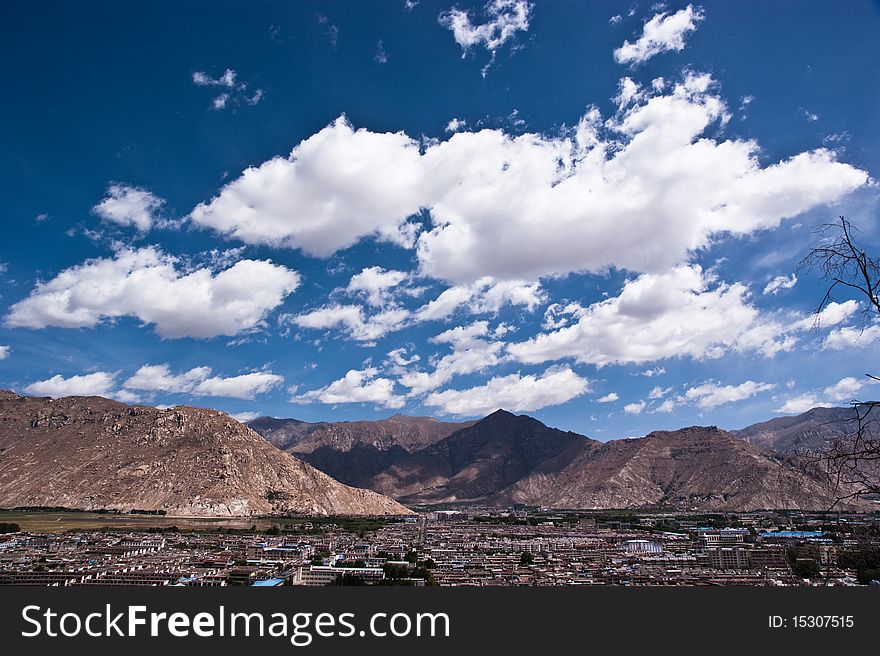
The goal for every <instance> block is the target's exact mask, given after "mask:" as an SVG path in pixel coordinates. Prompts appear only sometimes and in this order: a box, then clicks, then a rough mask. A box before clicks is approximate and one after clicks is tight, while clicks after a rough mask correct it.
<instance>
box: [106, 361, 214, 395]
mask: <svg viewBox="0 0 880 656" xmlns="http://www.w3.org/2000/svg"><path fill="white" fill-rule="evenodd" d="M210 375H211V368H210V367H195V368H193V369H190V370H189V371H185V372H183V373H180V374H172V373H171V367H170V366H169V365H167V364H146V365H144V366H142V367H141V368H140V369H138V370H137V371H136V372H135V373H134V375H133V376H131V377H130V378H129V379H127V380H126V381H125V382H124V383H123V384H122V385H123V387H126V388H128V389H137V390H143V391H146V392H164V393H188V392H192V390H193V388H194V387H195V386H196V384H198V382H199V381H202V380H205V378H207V377H208V376H210Z"/></svg>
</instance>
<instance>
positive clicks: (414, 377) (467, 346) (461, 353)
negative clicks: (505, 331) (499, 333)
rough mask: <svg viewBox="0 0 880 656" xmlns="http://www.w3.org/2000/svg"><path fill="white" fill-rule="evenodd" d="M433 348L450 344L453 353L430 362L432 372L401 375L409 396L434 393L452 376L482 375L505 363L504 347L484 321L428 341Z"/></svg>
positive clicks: (410, 372) (443, 333)
mask: <svg viewBox="0 0 880 656" xmlns="http://www.w3.org/2000/svg"><path fill="white" fill-rule="evenodd" d="M431 341H432V342H433V343H435V344H449V345H450V347H451V349H452V352H451V353H448V354H446V355H444V356H443V357H441V358H434V359H432V361H431V363H432V364H433V366H434V368H433V371H418V370H410V371H407V372H405V373H402V374H401V376H400V380H399V382H400V384H401V385H403V386H404V387H408V388H409V390H410V391H409V394H410V395H418V394H423V393H425V392H428V391H430V390H434V389H437V388H438V387H440V386H441V385H444V384H446V383H447V382H449V381H450V380H452V379H453V378H454V377H455V376H462V375H465V374H471V373H476V372H483V371H485V370H487V369H489V368H491V367H494V366H497V365H499V364H501V363H502V362H503V361H504V358H503V355H502V352H503V350H504V346H505V343H504V342H502V341H499V340H497V339H495V335H494V334H493V333H492V332H491V331H490V330H489V324H488V322H486V321H477V322H475V323H473V324H471V325H469V326H457V327H455V328H451V329H450V330H447V331H444V332H442V333H440V334H439V335H436V336H435V337H432V338H431Z"/></svg>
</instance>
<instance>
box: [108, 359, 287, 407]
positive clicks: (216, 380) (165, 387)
mask: <svg viewBox="0 0 880 656" xmlns="http://www.w3.org/2000/svg"><path fill="white" fill-rule="evenodd" d="M210 375H211V368H210V367H195V368H193V369H190V370H189V371H185V372H182V373H179V374H173V373H172V372H171V367H170V366H169V365H167V364H158V365H144V366H142V367H141V368H140V369H138V370H137V371H136V372H135V374H134V375H133V376H132V377H131V378H129V379H127V380H126V381H125V382H124V383H123V387H125V388H127V389H136V390H143V391H148V392H163V393H167V394H193V395H195V396H220V397H227V398H236V399H253V398H254V397H255V396H256V395H257V394H263V393H265V392H268V391H270V390H271V389H273V388H275V387H277V386H278V385H280V384H281V383H283V382H284V378H282V377H281V376H279V375H277V374H274V373H272V372H271V371H260V372H254V373H249V374H242V375H240V376H231V377H222V376H214V377H209V376H210Z"/></svg>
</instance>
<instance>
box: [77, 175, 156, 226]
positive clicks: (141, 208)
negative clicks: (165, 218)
mask: <svg viewBox="0 0 880 656" xmlns="http://www.w3.org/2000/svg"><path fill="white" fill-rule="evenodd" d="M164 204H165V201H164V200H163V199H161V198H159V197H158V196H156V195H155V194H153V193H151V192H149V191H147V190H146V189H141V188H139V187H132V186H131V185H121V184H111V185H110V186H109V187H107V195H106V197H105V198H104V200H102V201H101V202H100V203H98V204H97V205H95V206H94V207H93V208H92V212H94V213H95V214H97V215H98V216H99V217H101V218H102V219H104V220H105V221H110V222H111V223H116V224H118V225H121V226H134V227H135V228H137V229H138V230H139V231H140V232H148V231H149V230H150V228H152V227H153V223H154V222H155V221H156V214H157V212H158V211H159V209H161V207H162V205H164Z"/></svg>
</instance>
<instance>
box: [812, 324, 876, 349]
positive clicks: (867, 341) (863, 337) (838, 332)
mask: <svg viewBox="0 0 880 656" xmlns="http://www.w3.org/2000/svg"><path fill="white" fill-rule="evenodd" d="M877 340H880V324H873V325H870V326H866V327H864V328H859V327H855V326H844V327H843V328H837V329H835V330H832V331H831V332H830V333H829V334H828V336H827V337H826V338H825V341H824V342H822V348H823V349H830V350H832V351H842V350H844V349H851V348H865V347H866V346H871V345H872V344H873V343H875V342H876V341H877Z"/></svg>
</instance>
